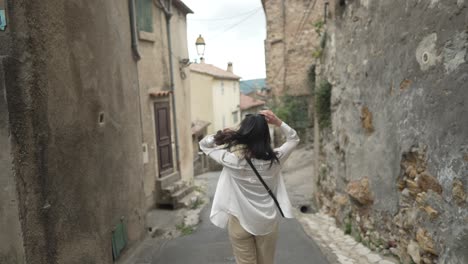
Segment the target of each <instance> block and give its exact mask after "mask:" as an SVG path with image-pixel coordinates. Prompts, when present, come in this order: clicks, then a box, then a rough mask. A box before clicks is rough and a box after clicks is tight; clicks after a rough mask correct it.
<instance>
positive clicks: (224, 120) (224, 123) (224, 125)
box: [223, 115, 226, 128]
mask: <svg viewBox="0 0 468 264" xmlns="http://www.w3.org/2000/svg"><path fill="white" fill-rule="evenodd" d="M225 127H226V117H225V116H224V115H223V128H225Z"/></svg>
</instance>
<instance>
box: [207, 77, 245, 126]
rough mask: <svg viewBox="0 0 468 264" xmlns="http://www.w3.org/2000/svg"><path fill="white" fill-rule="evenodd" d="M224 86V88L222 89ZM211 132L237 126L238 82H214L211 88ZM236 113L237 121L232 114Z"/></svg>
mask: <svg viewBox="0 0 468 264" xmlns="http://www.w3.org/2000/svg"><path fill="white" fill-rule="evenodd" d="M223 86H224V88H223ZM212 93H213V107H214V111H213V112H214V119H213V130H214V131H217V130H220V129H223V128H226V127H234V126H237V125H238V124H239V122H240V109H239V104H240V91H239V81H238V80H214V81H213V86H212ZM235 111H236V112H237V121H236V120H234V118H233V112H235Z"/></svg>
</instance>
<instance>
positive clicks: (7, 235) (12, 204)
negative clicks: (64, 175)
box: [0, 33, 25, 264]
mask: <svg viewBox="0 0 468 264" xmlns="http://www.w3.org/2000/svg"><path fill="white" fill-rule="evenodd" d="M0 34H1V33H0ZM4 40H6V36H5V38H4ZM0 54H1V53H0ZM3 59H4V57H3V56H1V55H0V146H1V148H0V189H1V191H0V233H1V234H2V236H1V237H0V263H5V264H22V263H25V258H24V247H23V237H22V230H21V225H20V218H19V208H18V206H19V201H18V193H17V189H16V181H17V179H15V173H14V171H13V164H12V163H13V156H12V155H11V142H10V124H9V117H8V108H7V101H6V91H5V78H4V77H5V76H4V68H3Z"/></svg>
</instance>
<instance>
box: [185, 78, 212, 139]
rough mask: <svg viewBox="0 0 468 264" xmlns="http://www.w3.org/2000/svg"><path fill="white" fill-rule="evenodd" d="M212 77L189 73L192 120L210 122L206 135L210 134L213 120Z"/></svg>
mask: <svg viewBox="0 0 468 264" xmlns="http://www.w3.org/2000/svg"><path fill="white" fill-rule="evenodd" d="M212 85H213V77H211V76H208V75H205V74H200V73H197V72H193V71H192V72H191V73H190V88H191V100H190V101H191V103H190V105H191V109H192V120H193V121H194V120H203V121H207V122H210V123H211V124H210V125H209V126H208V133H212V132H213V131H214V129H213V120H214V106H213V91H212V90H213V88H212Z"/></svg>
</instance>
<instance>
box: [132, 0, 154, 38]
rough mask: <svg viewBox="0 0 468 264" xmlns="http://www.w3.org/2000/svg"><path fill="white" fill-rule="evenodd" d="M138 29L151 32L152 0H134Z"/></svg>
mask: <svg viewBox="0 0 468 264" xmlns="http://www.w3.org/2000/svg"><path fill="white" fill-rule="evenodd" d="M136 2H137V24H138V30H140V31H145V32H153V0H136Z"/></svg>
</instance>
